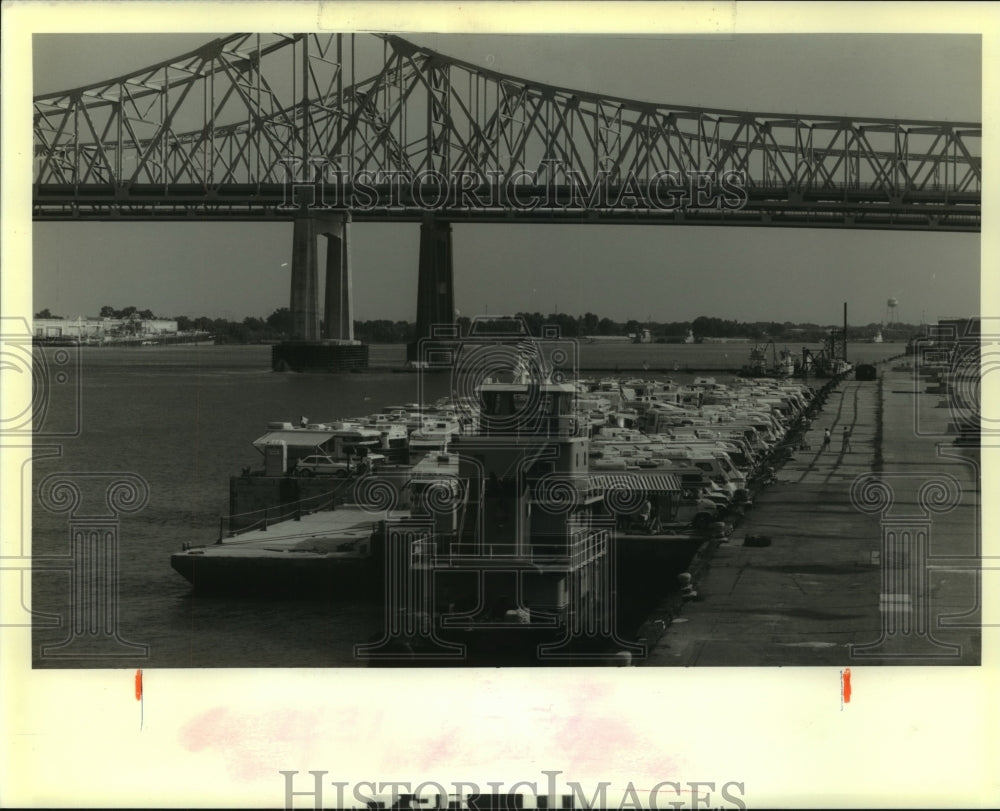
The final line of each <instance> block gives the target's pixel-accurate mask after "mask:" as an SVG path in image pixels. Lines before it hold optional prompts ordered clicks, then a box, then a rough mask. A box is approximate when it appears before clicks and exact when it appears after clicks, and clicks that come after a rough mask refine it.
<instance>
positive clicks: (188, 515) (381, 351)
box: [31, 343, 903, 668]
mask: <svg viewBox="0 0 1000 811" xmlns="http://www.w3.org/2000/svg"><path fill="white" fill-rule="evenodd" d="M902 349H903V347H902V344H857V345H853V344H852V345H851V346H850V348H849V356H850V357H851V359H852V360H854V361H856V362H866V361H874V360H878V359H882V358H886V357H890V356H893V355H897V354H900V353H901V352H902ZM748 353H749V345H748V344H733V343H729V344H711V345H710V344H701V345H683V344H681V345H678V344H651V345H628V344H581V345H580V347H579V362H580V365H581V367H585V368H599V369H607V370H608V371H609V372H610V371H613V370H614V369H616V368H619V369H620V370H622V371H623V372H624V371H625V370H627V369H641V368H644V367H648V368H649V370H650V376H652V375H654V374H657V373H662V371H664V370H667V371H671V374H672V376H674V377H676V378H678V379H681V380H683V379H685V378H687V377H688V375H689V374H690V375H691V376H693V372H689V373H687V374H685V372H684V370H685V369H691V370H694V369H712V368H717V369H724V368H733V367H734V366H739V365H741V364H742V363H743V362H744V361H745V359H746V357H747V355H748ZM403 356H404V353H403V348H402V347H398V346H373V347H372V349H371V363H372V365H373V367H376V368H374V369H372V370H370V371H368V372H365V373H360V374H338V375H323V374H315V375H313V374H303V375H298V374H279V373H273V372H271V371H270V347H267V346H164V347H137V348H117V349H104V348H89V347H84V348H82V349H81V350H80V353H79V364H80V365H79V373H80V396H79V400H78V401H77V398H75V397H67V396H64V395H63V394H60V396H58V397H53V399H52V401H51V402H50V403H49V409H50V412H49V418H51V420H52V422H53V424H65V423H66V421H67V420H72V419H75V417H74V416H73V415H74V413H78V415H79V417H78V419H79V421H80V432H79V435H78V436H76V437H72V438H69V439H59V438H53V439H52V440H46V439H43V438H39V439H37V440H36V443H35V448H34V462H33V477H32V478H33V485H32V487H33V491H32V508H33V509H32V523H33V529H32V544H33V555H34V556H35V571H34V572H33V576H32V596H31V601H32V602H31V605H32V608H33V610H34V611H35V612H36V616H35V620H34V630H33V664H34V666H35V667H55V668H65V667H111V666H114V667H119V666H122V667H136V666H139V667H161V668H172V667H349V666H355V665H357V664H358V662H357V661H356V659H355V657H354V654H353V646H354V645H355V644H357V643H362V642H365V641H367V640H368V639H370V638H371V637H372V636H373V635H374V634H376V633H377V632H379V631H380V630H381V628H382V627H383V612H382V608H381V606H379V605H375V604H361V605H352V604H343V603H340V602H335V601H324V600H295V599H286V600H258V599H253V598H234V597H200V596H198V597H196V596H194V595H193V594H192V592H191V590H190V588H189V586H188V583H187V581H186V580H184V579H183V578H182V577H181V576H180V575H178V574H177V573H176V572H174V571H173V569H172V568H171V566H170V555H171V553H173V552H175V551H178V550H180V548H181V545H182V544H184V543H194V544H204V543H210V542H212V541H213V540H214V539H215V537H216V535H217V532H218V527H219V516H220V515H222V514H224V513H226V512H227V511H228V492H229V491H228V482H229V476H230V475H232V474H235V473H239V471H240V469H241V468H242V467H244V466H246V465H254V466H257V465H258V464H259V462H260V456H259V454H258V452H257V451H256V450H255V449H254V448H253V447H252V445H251V442H252V441H253V440H254V439H256V438H257V437H258V436H260V435H261V434H262V433H263V432H264V429H265V426H266V423H267V422H269V421H272V420H286V421H290V422H298V420H299V419H300V418H301V417H302V416H307V417H308V418H309V419H310V420H311V421H317V422H325V421H329V420H332V419H334V418H336V417H342V418H343V417H350V416H358V415H361V414H367V413H371V412H374V411H377V410H379V409H381V408H382V407H383V406H385V405H389V404H392V403H401V402H412V401H415V400H416V399H417V397H418V382H419V380H420V379H419V378H418V376H417V375H416V374H400V373H395V372H393V371H392V370H391V368H390V367H392V366H396V365H400V364H401V362H402V359H403ZM675 366H676V367H677V368H678V369H679V370H680V373H679V374H677V373H673V372H672V370H673V369H674V367H675ZM723 377H724V376H723V375H720V379H722V378H723ZM423 387H424V388H423V390H424V392H425V395H426V396H425V400H429V401H433V400H434V399H437V398H438V397H441V396H443V395H445V394H447V393H448V388H449V379H448V377H447V375H442V374H428V375H424V376H423ZM52 474H61V475H62V476H64V477H65V478H68V479H70V480H71V481H74V482H75V483H76V484H77V486H78V487H79V488H80V490H81V492H82V493H83V496H84V498H83V502H82V503H81V505H80V506H78V507H77V508H76V510H75V512H74V513H71V514H68V513H67V512H65V511H63V512H57V511H53V510H52V509H50V508H48V507H46V506H43V505H42V504H41V503H40V499H39V485H40V484H41V483H42V482H43V481H44V480H45V479H46V477H48V476H50V475H52ZM121 474H133V478H132V480H133V481H140V482H141V483H142V484H144V486H145V488H146V489H148V502H147V503H146V504H145V506H143V507H142V508H141V509H140V510H138V511H137V512H134V513H121V514H120V516H119V519H118V538H119V542H118V548H119V557H118V563H117V565H118V573H117V577H116V578H113V581H114V582H113V589H112V591H113V593H111V594H109V595H108V597H109V599H115V598H116V599H117V612H116V614H117V628H118V636H119V638H120V639H121V640H123V641H124V642H128V643H133V644H138V645H144V646H146V650H145V651H140V650H138V649H134V648H129V647H126V646H125V645H123V644H119V643H118V642H117V641H115V640H110V641H109V640H108V639H107V638H105V639H104V640H103V641H104V645H103V647H100V649H99V652H101V653H103V654H106V655H105V656H100V657H95V656H81V655H79V652H80V650H81V648H77V647H73V646H70V647H68V648H65V649H57V650H52V649H49V650H47V651H46V652H45V653H43V652H42V648H43V647H44V646H54V645H58V644H59V643H61V642H63V641H66V640H68V639H71V640H74V641H78V637H74V636H73V624H72V621H73V614H72V611H71V607H72V606H71V604H72V603H73V600H72V597H71V577H70V572H69V571H68V570H67V569H66V568H65V561H66V559H67V556H68V554H69V552H70V540H69V537H70V531H71V526H73V525H77V524H80V523H81V522H83V521H85V520H86V519H85V515H86V514H91V515H94V514H99V513H102V512H105V513H106V507H104V505H103V499H104V495H103V494H104V492H105V490H106V489H107V485H108V484H110V483H111V482H113V481H115V480H116V479H120V478H122V476H121ZM135 477H137V478H135ZM95 500H96V501H95ZM95 504H96V505H97V506H96V507H95V506H94V505H95ZM50 506H51V505H50ZM99 636H102V635H99ZM79 638H82V637H79ZM82 650H84V651H85V652H87V653H93V652H98V650H97V649H95V650H94V651H91V649H90V648H89V647H86V646H84V647H83V648H82ZM59 653H62V654H64V655H56V654H59Z"/></svg>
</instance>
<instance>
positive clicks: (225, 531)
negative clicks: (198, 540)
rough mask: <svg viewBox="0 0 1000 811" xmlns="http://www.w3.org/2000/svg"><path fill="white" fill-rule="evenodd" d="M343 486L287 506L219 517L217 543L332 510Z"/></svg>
mask: <svg viewBox="0 0 1000 811" xmlns="http://www.w3.org/2000/svg"><path fill="white" fill-rule="evenodd" d="M342 490H343V484H342V483H341V484H340V485H339V486H338V487H335V488H334V489H333V490H330V491H327V492H325V493H318V494H316V495H314V496H308V497H306V498H300V499H298V500H297V501H292V502H289V503H287V504H276V505H274V506H271V507H262V508H261V509H258V510H248V511H246V512H241V513H231V514H229V515H221V516H219V537H218V540H216V543H222V541H223V540H224V539H225V538H234V537H236V536H237V535H243V534H245V533H247V532H252V531H254V530H257V531H263V530H266V529H267V528H268V527H269V526H273V525H274V524H277V523H279V522H281V521H287V520H288V519H290V518H291V519H294V520H296V521H298V520H300V519H301V518H302V516H304V515H309V514H311V513H316V512H322V511H324V510H332V509H333V508H334V507H335V505H336V503H337V501H338V499H339V498H340V495H341V491H342Z"/></svg>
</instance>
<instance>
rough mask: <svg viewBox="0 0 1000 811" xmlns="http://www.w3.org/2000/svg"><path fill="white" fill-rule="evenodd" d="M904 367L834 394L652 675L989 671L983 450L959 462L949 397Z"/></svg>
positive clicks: (688, 610)
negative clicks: (983, 639)
mask: <svg viewBox="0 0 1000 811" xmlns="http://www.w3.org/2000/svg"><path fill="white" fill-rule="evenodd" d="M893 363H894V362H892V361H890V362H887V363H885V364H883V365H882V366H881V367H880V377H881V380H880V381H871V382H868V381H865V382H859V381H853V380H845V381H843V382H841V383H840V384H839V385H838V386H837V388H836V389H834V390H833V391H832V392H831V394H830V396H829V398H828V399H827V401H826V404H825V406H824V408H823V409H822V411H821V412H820V413H819V415H818V416H817V418H816V419H815V420H814V421H813V424H812V426H811V428H810V430H809V432H808V433H807V434H806V444H807V445H808V446H809V447H808V448H805V449H800V450H796V451H795V453H794V454H793V457H792V459H791V460H790V461H789V462H787V463H786V464H785V465H784V466H783V467H782V468H781V469H780V470H779V471H778V475H777V478H778V481H777V483H775V484H773V485H771V486H769V487H767V488H765V489H764V490H762V491H761V492H760V493H759V495H758V496H757V499H756V504H755V506H754V508H753V509H752V510H751V511H750V512H749V513H748V514H747V516H746V518H745V519H744V520H743V521H742V523H741V524H740V525H739V527H738V528H737V530H736V531H735V532H734V533H733V535H732V536H731V537H730V538H729V539H728V540H727V542H725V543H723V544H722V545H720V546H719V547H718V549H717V550H716V553H715V555H714V557H713V558H712V559H711V561H710V563H709V564H708V568H707V571H703V572H702V573H701V575H700V577H699V578H698V581H697V582H696V584H695V585H696V589H697V592H698V597H697V598H696V599H695V600H694V601H691V602H688V603H687V604H686V605H684V607H683V609H682V610H681V611H680V612H679V613H678V614H677V616H676V617H675V618H674V620H673V622H672V623H671V624H670V627H669V628H668V629H667V632H666V633H665V634H664V635H663V637H661V639H660V640H659V641H658V643H657V644H656V645H654V646H653V647H652V649H651V650H650V651H649V655H648V657H647V659H646V661H645V664H647V665H652V666H671V665H673V666H691V665H701V666H725V667H737V666H774V665H788V666H803V665H826V666H830V665H840V666H844V665H862V664H898V665H927V664H934V665H945V664H964V665H975V664H979V663H980V655H981V646H980V606H979V596H980V589H979V582H980V579H979V504H980V487H979V480H980V477H979V453H978V448H964V447H959V446H956V445H955V444H954V439H955V433H954V432H951V433H949V423H950V421H951V417H952V415H951V410H950V408H948V407H947V403H946V402H945V401H944V399H943V395H941V394H938V393H931V392H928V391H927V389H928V388H929V387H930V385H929V384H928V382H927V381H925V380H924V379H922V378H915V377H914V374H913V372H912V370H910V368H909V365H908V362H905V361H896V362H895V364H896V365H895V366H893V365H892V364H893ZM880 405H881V408H880ZM880 424H881V430H880V429H879V426H880ZM845 425H846V426H848V427H849V428H850V430H851V450H850V451H845V450H843V449H842V433H843V427H844V426H845ZM824 428H830V430H831V433H832V435H833V440H832V442H831V445H830V447H829V448H828V449H826V450H824V449H823V430H824ZM866 474H870V475H871V476H874V477H875V479H874V482H877V484H874V485H873V483H872V480H870V479H862V481H861V482H858V479H859V477H863V476H865V475H866ZM865 482H868V485H869V486H868V487H862V486H861V485H863V484H864V483H865ZM852 488H853V494H852ZM886 488H888V489H886ZM886 495H888V500H887V501H882V500H881V498H882V497H884V496H886ZM747 536H756V537H759V536H765V538H769V539H770V545H767V546H744V545H743V541H744V540H745V538H746V537H747Z"/></svg>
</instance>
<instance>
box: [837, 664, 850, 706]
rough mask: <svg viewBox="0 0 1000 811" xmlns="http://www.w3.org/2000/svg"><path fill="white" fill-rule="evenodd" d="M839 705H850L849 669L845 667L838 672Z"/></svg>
mask: <svg viewBox="0 0 1000 811" xmlns="http://www.w3.org/2000/svg"><path fill="white" fill-rule="evenodd" d="M840 703H841V704H842V705H843V704H850V703H851V669H850V668H849V667H845V668H844V669H843V670H841V671H840Z"/></svg>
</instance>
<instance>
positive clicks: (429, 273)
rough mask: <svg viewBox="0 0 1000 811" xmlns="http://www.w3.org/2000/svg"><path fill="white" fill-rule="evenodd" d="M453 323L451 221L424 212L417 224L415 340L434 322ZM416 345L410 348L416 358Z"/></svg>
mask: <svg viewBox="0 0 1000 811" xmlns="http://www.w3.org/2000/svg"><path fill="white" fill-rule="evenodd" d="M454 323H455V277H454V270H453V265H452V254H451V223H448V222H443V221H441V220H438V219H435V218H434V217H433V216H432V215H429V214H428V215H426V216H425V217H424V220H423V222H422V223H421V225H420V266H419V274H418V276H417V335H416V338H417V341H418V342H419V341H420V339H421V338H427V337H430V335H431V328H432V327H434V326H436V325H453V324H454ZM416 352H417V347H416V346H415V345H414V347H413V349H412V351H411V360H415V359H416Z"/></svg>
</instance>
